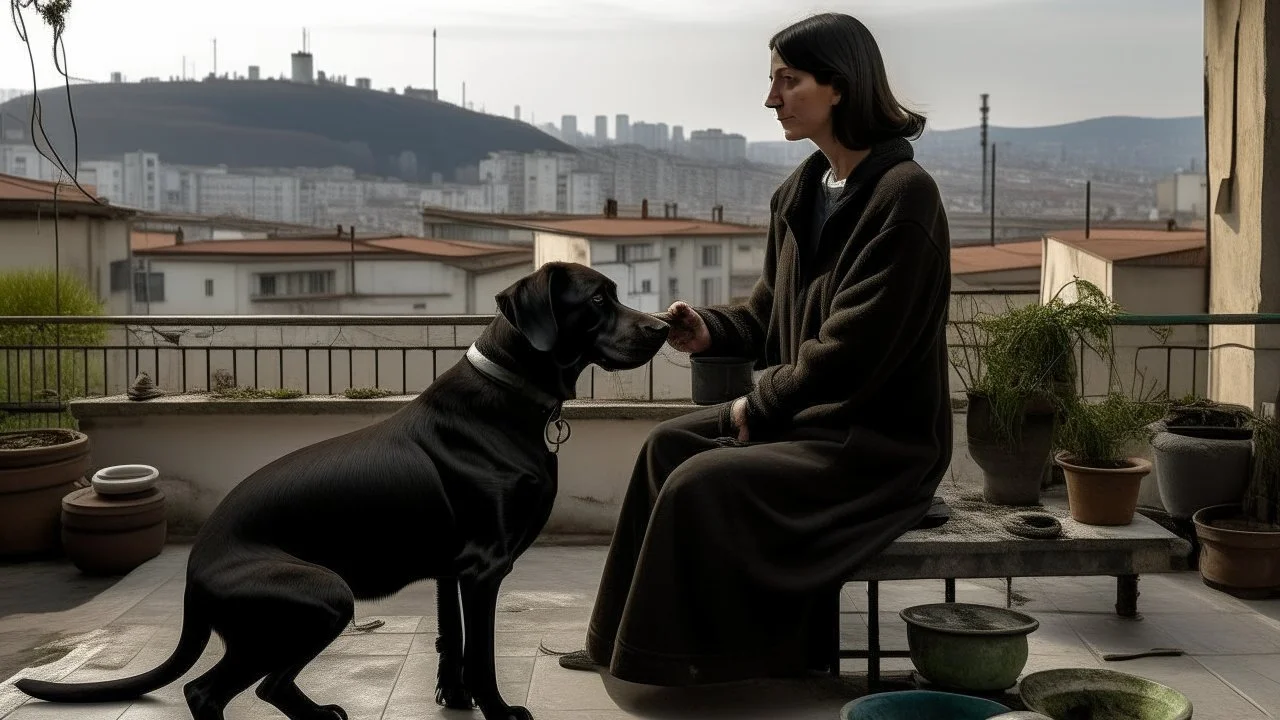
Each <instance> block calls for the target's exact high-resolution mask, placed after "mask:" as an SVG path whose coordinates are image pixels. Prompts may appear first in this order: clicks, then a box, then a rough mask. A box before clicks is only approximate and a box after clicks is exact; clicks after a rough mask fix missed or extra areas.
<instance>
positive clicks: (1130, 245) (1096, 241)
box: [1046, 228, 1206, 266]
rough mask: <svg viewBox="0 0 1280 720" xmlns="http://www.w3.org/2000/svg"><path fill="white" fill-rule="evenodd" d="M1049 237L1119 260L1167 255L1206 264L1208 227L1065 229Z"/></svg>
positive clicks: (1180, 261)
mask: <svg viewBox="0 0 1280 720" xmlns="http://www.w3.org/2000/svg"><path fill="white" fill-rule="evenodd" d="M1046 237H1049V238H1052V239H1054V240H1057V241H1058V242H1061V243H1064V244H1067V245H1070V246H1072V247H1075V248H1078V249H1080V250H1083V251H1085V252H1087V253H1089V254H1090V255H1093V256H1095V257H1098V258H1101V259H1103V260H1107V261H1110V262H1115V263H1125V262H1133V261H1139V260H1151V259H1155V258H1163V259H1166V260H1170V261H1173V262H1174V263H1176V264H1186V265H1190V266H1202V265H1204V253H1203V251H1204V248H1205V244H1206V240H1205V231H1204V230H1130V229H1114V228H1097V229H1091V230H1090V232H1089V237H1088V238H1086V237H1085V233H1084V230H1062V231H1058V232H1052V233H1046Z"/></svg>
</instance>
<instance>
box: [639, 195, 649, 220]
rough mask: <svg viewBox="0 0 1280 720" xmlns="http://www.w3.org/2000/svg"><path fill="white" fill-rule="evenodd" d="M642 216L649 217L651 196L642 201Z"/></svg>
mask: <svg viewBox="0 0 1280 720" xmlns="http://www.w3.org/2000/svg"><path fill="white" fill-rule="evenodd" d="M640 217H642V218H647V217H649V198H645V199H643V200H641V201H640Z"/></svg>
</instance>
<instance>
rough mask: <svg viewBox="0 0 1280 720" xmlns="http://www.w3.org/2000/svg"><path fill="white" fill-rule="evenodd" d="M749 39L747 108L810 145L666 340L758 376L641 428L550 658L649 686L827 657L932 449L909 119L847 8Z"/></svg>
mask: <svg viewBox="0 0 1280 720" xmlns="http://www.w3.org/2000/svg"><path fill="white" fill-rule="evenodd" d="M769 48H770V50H771V60H772V66H771V69H770V74H769V77H770V83H771V84H770V88H769V94H768V98H767V100H766V102H765V105H766V107H768V108H770V109H772V110H773V111H774V112H775V113H776V114H777V118H778V122H779V124H780V125H781V126H782V130H783V133H784V134H785V135H786V137H787V139H788V140H801V139H805V138H808V139H810V140H812V141H813V142H814V143H815V144H816V145H817V146H818V148H819V151H818V152H815V153H814V154H813V155H812V156H811V157H810V158H808V159H807V160H806V161H805V162H804V163H803V164H802V165H801V166H800V167H799V168H797V169H796V171H795V172H794V173H793V174H792V175H791V177H790V178H788V179H787V180H786V181H785V182H783V184H782V185H781V186H780V187H779V188H778V190H777V192H776V193H775V194H774V196H773V200H772V203H771V211H772V218H771V224H770V228H769V239H768V249H767V253H766V261H765V267H764V272H763V274H762V276H761V278H760V279H759V280H758V281H757V283H756V286H755V289H754V290H753V292H752V295H751V297H750V299H749V300H747V302H746V304H744V305H733V306H725V307H708V308H698V309H694V308H691V307H689V306H688V305H687V304H685V303H682V302H676V303H674V304H673V305H672V306H671V308H670V313H671V316H672V320H671V324H672V333H671V338H670V340H669V342H670V343H671V345H672V346H673V347H675V348H676V349H677V350H681V351H685V352H689V353H693V354H699V353H702V354H707V355H717V356H723V355H733V356H741V357H750V358H754V359H755V360H756V367H757V368H758V369H763V372H762V373H761V374H760V376H759V379H758V381H757V384H756V387H755V388H754V389H753V390H752V391H751V392H750V393H748V394H747V395H746V396H745V397H742V398H739V399H737V400H735V401H733V402H732V403H728V404H725V405H723V406H720V407H715V408H707V409H703V410H699V411H696V412H693V413H690V414H688V415H685V416H683V417H680V418H677V419H674V420H671V421H668V422H664V423H662V424H661V425H659V426H658V427H656V428H655V429H654V430H653V432H652V434H651V435H650V436H649V438H648V440H647V442H646V443H645V445H644V447H643V448H642V450H641V452H640V457H639V458H638V459H637V461H636V465H635V470H634V474H633V475H632V478H631V484H630V488H629V489H628V491H627V494H626V498H625V500H624V502H623V507H622V511H621V514H620V517H619V519H618V525H617V529H616V531H615V534H614V537H613V542H612V545H611V546H610V550H609V555H608V560H607V563H606V566H605V569H604V575H603V577H602V579H601V585H600V588H599V594H598V596H597V598H596V604H595V608H594V611H593V615H592V618H591V623H590V627H589V630H588V635H587V647H586V650H585V651H578V652H575V653H570V654H569V655H566V656H564V657H563V658H562V659H561V664H562V665H563V666H565V667H569V668H575V669H587V668H592V667H598V666H607V667H608V668H609V670H610V672H611V673H612V674H613V675H615V676H616V677H618V678H620V679H623V680H629V681H633V682H638V683H646V684H653V685H668V686H671V685H689V684H695V683H704V682H718V681H727V680H738V679H747V678H753V677H764V676H783V675H795V674H801V673H804V672H805V671H808V670H819V669H827V668H828V666H829V663H830V661H831V660H832V652H831V648H832V643H834V642H835V633H836V632H837V629H836V627H835V623H836V621H837V619H838V618H837V614H836V613H837V609H836V607H835V606H834V604H833V603H834V601H835V599H836V598H837V597H838V589H839V588H840V587H841V585H842V583H843V581H844V580H845V579H846V578H847V577H848V576H849V575H850V574H851V573H852V572H853V571H854V570H855V569H856V568H857V567H858V566H859V565H860V564H861V563H863V562H864V561H866V560H867V559H869V558H871V557H873V556H874V555H876V554H877V553H878V552H880V551H881V550H882V549H884V548H885V547H886V546H888V545H889V544H890V543H891V542H892V541H893V540H894V539H896V538H897V537H898V536H899V535H900V534H902V533H903V532H905V531H906V530H909V529H911V528H913V527H915V526H917V525H919V524H922V521H924V519H925V517H926V515H927V513H928V511H929V508H930V506H931V501H932V498H933V494H934V491H935V490H936V488H937V486H938V483H939V481H940V479H941V478H942V475H943V473H944V472H945V470H946V469H947V467H948V465H949V464H950V461H951V443H952V430H951V427H952V426H951V405H950V394H949V388H948V372H949V367H948V362H947V344H946V331H945V328H946V321H947V308H948V299H949V295H950V278H951V272H950V250H949V237H948V232H947V221H946V216H945V213H944V211H943V206H942V202H941V200H940V199H939V196H938V190H937V187H936V185H935V184H934V182H933V180H932V179H931V178H930V177H929V175H928V174H926V173H925V171H924V170H922V169H921V168H920V166H919V165H917V164H916V163H915V162H914V161H913V160H912V157H913V154H912V147H911V144H910V142H908V138H912V139H914V138H916V137H919V135H920V133H921V132H922V131H923V129H924V118H923V117H921V116H920V115H918V114H916V113H913V112H910V111H908V110H905V109H904V108H902V107H901V106H900V105H899V104H898V102H897V100H895V99H894V96H893V93H892V92H891V91H890V89H889V85H888V81H887V79H886V76H885V70H884V65H883V61H882V59H881V56H880V51H879V49H878V47H877V45H876V42H875V40H874V38H873V37H872V36H871V34H870V32H869V31H868V30H867V29H866V27H864V26H863V25H862V23H860V22H858V21H857V20H855V19H854V18H852V17H849V16H848V15H840V14H824V15H818V16H815V17H810V18H808V19H806V20H803V21H801V22H799V23H796V24H795V25H792V26H791V27H788V28H786V29H785V30H783V31H781V32H779V33H778V34H777V35H776V36H775V37H774V38H773V39H772V40H771V41H770V43H769Z"/></svg>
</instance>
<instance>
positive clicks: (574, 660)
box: [560, 650, 603, 672]
mask: <svg viewBox="0 0 1280 720" xmlns="http://www.w3.org/2000/svg"><path fill="white" fill-rule="evenodd" d="M560 667H562V668H564V669H566V670H584V671H587V672H594V671H596V670H599V669H600V668H601V667H603V666H602V665H600V664H598V663H596V661H594V660H592V659H591V655H589V654H588V653H587V651H586V650H574V651H573V652H571V653H565V654H564V655H561V656H560Z"/></svg>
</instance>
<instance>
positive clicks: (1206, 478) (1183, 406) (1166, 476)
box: [1151, 396, 1253, 520]
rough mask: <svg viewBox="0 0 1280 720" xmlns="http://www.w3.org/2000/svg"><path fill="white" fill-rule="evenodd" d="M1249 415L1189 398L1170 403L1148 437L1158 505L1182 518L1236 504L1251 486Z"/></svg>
mask: <svg viewBox="0 0 1280 720" xmlns="http://www.w3.org/2000/svg"><path fill="white" fill-rule="evenodd" d="M1252 438H1253V413H1251V412H1250V411H1249V409H1248V408H1246V407H1243V406H1240V405H1230V404H1224V403H1218V402H1214V401H1212V400H1209V399H1207V398H1201V397H1195V396H1187V397H1184V398H1181V399H1179V400H1176V401H1174V402H1173V403H1172V404H1171V406H1170V409H1169V412H1168V414H1166V415H1165V417H1164V418H1163V419H1162V420H1160V421H1159V422H1158V423H1156V426H1155V433H1154V435H1153V436H1152V438H1151V449H1152V456H1153V458H1154V460H1155V462H1154V467H1155V481H1156V487H1157V488H1158V490H1159V492H1160V504H1161V505H1163V506H1164V509H1165V511H1166V512H1168V513H1169V515H1170V517H1173V518H1177V519H1178V520H1186V519H1188V518H1190V517H1191V516H1192V515H1194V514H1195V512H1196V511H1197V510H1200V509H1201V508H1205V507H1209V506H1211V505H1228V504H1237V503H1239V502H1240V501H1241V499H1242V498H1243V496H1244V492H1245V488H1246V486H1247V485H1248V484H1249V472H1250V462H1251V459H1252V457H1253V443H1252Z"/></svg>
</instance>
